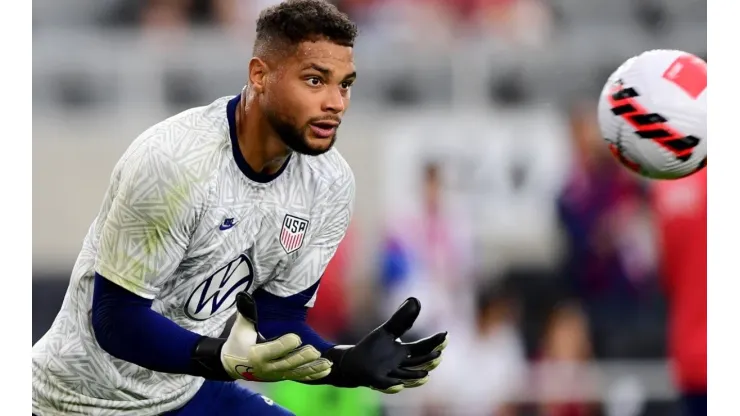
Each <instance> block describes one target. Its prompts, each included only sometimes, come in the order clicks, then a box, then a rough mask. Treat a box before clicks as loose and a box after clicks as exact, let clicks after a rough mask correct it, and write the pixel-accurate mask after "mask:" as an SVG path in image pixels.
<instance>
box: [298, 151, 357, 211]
mask: <svg viewBox="0 0 740 416" xmlns="http://www.w3.org/2000/svg"><path fill="white" fill-rule="evenodd" d="M301 165H302V167H303V170H304V172H305V174H306V175H308V176H310V177H311V179H312V180H313V181H316V182H317V183H318V185H319V186H320V188H321V189H322V192H321V193H322V196H324V197H325V198H326V199H328V200H337V199H339V200H340V201H341V200H346V199H354V194H355V175H354V173H353V172H352V168H351V167H350V166H349V163H347V161H346V160H345V159H344V157H343V156H342V155H341V153H339V150H337V149H336V148H332V149H331V150H329V151H328V152H326V153H324V154H322V155H320V156H301ZM337 202H339V201H337Z"/></svg>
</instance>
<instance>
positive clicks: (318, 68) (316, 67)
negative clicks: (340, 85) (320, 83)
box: [306, 64, 357, 80]
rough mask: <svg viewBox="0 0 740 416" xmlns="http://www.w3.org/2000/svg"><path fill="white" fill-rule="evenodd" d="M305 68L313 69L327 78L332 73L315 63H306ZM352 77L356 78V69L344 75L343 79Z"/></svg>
mask: <svg viewBox="0 0 740 416" xmlns="http://www.w3.org/2000/svg"><path fill="white" fill-rule="evenodd" d="M306 69H313V70H314V71H317V72H319V73H321V75H323V76H325V77H327V78H328V77H330V76H331V74H332V71H331V69H329V68H324V67H323V66H320V65H316V64H310V65H308V66H307V67H306ZM354 78H357V71H352V73H351V74H349V75H347V76H346V77H344V79H345V80H348V79H354Z"/></svg>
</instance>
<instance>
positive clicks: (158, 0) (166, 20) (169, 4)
mask: <svg viewBox="0 0 740 416" xmlns="http://www.w3.org/2000/svg"><path fill="white" fill-rule="evenodd" d="M192 5H193V1H192V0H148V1H147V2H146V3H145V5H144V7H143V9H142V11H141V24H142V26H143V28H144V30H156V31H167V32H168V33H172V32H181V31H184V30H187V29H189V27H190V15H189V13H190V8H191V7H192Z"/></svg>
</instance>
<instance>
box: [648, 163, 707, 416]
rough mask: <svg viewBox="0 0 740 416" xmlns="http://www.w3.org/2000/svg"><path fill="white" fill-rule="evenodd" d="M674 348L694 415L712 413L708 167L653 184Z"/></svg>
mask: <svg viewBox="0 0 740 416" xmlns="http://www.w3.org/2000/svg"><path fill="white" fill-rule="evenodd" d="M652 195H653V204H654V208H655V217H656V223H657V229H658V246H659V247H660V249H659V250H660V267H661V271H662V276H663V286H664V289H665V292H666V294H667V297H668V302H669V352H670V358H671V360H672V364H673V372H674V378H675V381H676V384H677V387H678V389H679V390H680V391H681V392H682V393H683V396H684V397H683V400H684V404H685V407H686V408H687V410H688V414H689V415H692V416H693V415H701V414H704V415H706V414H707V170H706V169H704V170H702V171H701V172H698V173H696V174H694V175H692V176H689V177H687V178H684V179H680V180H676V181H658V182H655V183H654V185H653V193H652Z"/></svg>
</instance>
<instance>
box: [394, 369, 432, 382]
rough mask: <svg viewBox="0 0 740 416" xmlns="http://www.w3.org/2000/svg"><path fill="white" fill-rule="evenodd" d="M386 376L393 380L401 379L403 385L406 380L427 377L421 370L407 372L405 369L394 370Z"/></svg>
mask: <svg viewBox="0 0 740 416" xmlns="http://www.w3.org/2000/svg"><path fill="white" fill-rule="evenodd" d="M388 376H390V377H393V378H398V379H401V380H402V381H403V382H404V383H405V382H406V381H407V380H416V379H420V378H424V377H426V376H427V372H426V371H423V370H409V369H406V368H396V369H395V370H392V371H391V372H390V373H388Z"/></svg>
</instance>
